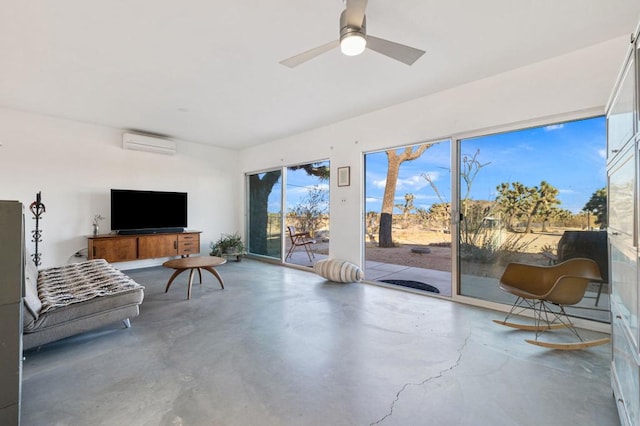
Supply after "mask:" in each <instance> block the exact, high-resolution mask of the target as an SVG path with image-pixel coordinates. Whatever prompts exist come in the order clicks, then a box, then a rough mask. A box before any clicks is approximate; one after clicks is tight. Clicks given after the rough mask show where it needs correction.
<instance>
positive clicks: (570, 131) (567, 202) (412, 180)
mask: <svg viewBox="0 0 640 426" xmlns="http://www.w3.org/2000/svg"><path fill="white" fill-rule="evenodd" d="M450 150H451V147H450V142H449V141H448V140H446V141H442V142H437V143H434V144H432V145H431V147H430V148H429V149H427V150H426V151H425V152H424V154H423V155H422V156H421V157H420V158H418V159H416V160H413V161H409V162H405V163H403V164H402V165H401V166H400V173H399V179H398V185H397V187H396V202H395V203H396V204H402V203H404V195H405V194H406V193H412V194H413V195H414V196H415V200H414V205H415V206H416V207H421V208H424V209H428V208H429V207H430V206H431V204H433V203H438V202H440V200H439V197H438V195H437V194H436V192H435V191H434V189H433V188H432V186H431V185H430V184H429V182H428V181H427V179H425V178H424V176H425V175H427V176H429V177H430V178H431V180H432V181H433V182H434V184H435V185H436V187H437V189H438V191H439V192H440V195H441V197H442V198H443V199H444V200H445V201H451V178H450V168H451V161H450ZM477 150H480V154H479V155H478V157H477V158H478V160H479V161H480V162H481V163H482V164H484V163H489V164H488V165H486V166H485V167H483V168H482V169H481V170H480V172H479V173H478V175H477V177H476V179H475V180H474V182H473V187H472V191H471V198H472V199H476V200H492V199H494V198H495V197H496V186H497V185H498V184H500V183H502V182H516V181H518V182H521V183H523V184H524V185H527V186H535V185H539V184H540V181H542V180H546V181H547V182H549V183H550V184H551V185H553V186H554V187H556V188H558V189H559V191H560V192H559V195H558V198H559V199H560V201H561V204H560V205H559V206H558V207H559V208H562V209H567V210H570V211H571V212H573V213H578V212H580V211H581V210H582V207H583V206H584V205H585V203H586V202H587V201H588V200H589V198H590V197H591V194H593V193H594V192H595V191H596V190H597V189H599V188H603V187H604V186H605V185H606V168H605V167H606V161H605V156H606V123H605V119H604V117H597V118H592V119H587V120H579V121H573V122H569V123H562V124H555V125H549V126H544V127H536V128H531V129H524V130H519V131H516V132H509V133H500V134H495V135H488V136H482V137H478V138H473V139H466V140H463V141H462V144H461V151H462V153H463V154H467V155H473V154H474V153H475V152H476V151H477ZM386 170H387V156H386V154H385V152H384V151H382V152H376V153H370V154H367V155H366V157H365V173H366V177H365V180H366V211H375V212H379V211H380V207H381V204H382V196H383V193H384V187H385V180H386ZM315 184H319V185H320V186H322V187H325V188H328V183H327V182H323V183H319V182H318V180H317V178H314V177H310V176H308V175H307V174H306V172H305V171H304V170H296V171H291V170H288V171H287V208H291V207H292V206H294V205H295V204H297V203H299V202H300V200H302V199H303V198H304V196H305V195H306V194H307V188H308V187H309V186H313V185H315ZM463 189H464V187H463ZM279 197H280V186H279V185H277V186H276V187H275V188H274V191H273V192H272V194H271V200H270V203H269V204H270V205H269V211H279ZM396 213H397V211H396Z"/></svg>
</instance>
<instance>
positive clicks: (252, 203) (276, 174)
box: [247, 169, 282, 259]
mask: <svg viewBox="0 0 640 426" xmlns="http://www.w3.org/2000/svg"><path fill="white" fill-rule="evenodd" d="M247 189H248V191H247V192H248V195H249V200H248V203H247V204H248V211H249V217H248V224H247V236H248V238H247V240H248V243H249V244H248V251H249V253H251V254H256V255H261V256H267V257H273V258H276V259H280V258H281V256H282V171H281V170H280V169H278V170H270V171H266V172H262V173H256V174H251V175H248V176H247Z"/></svg>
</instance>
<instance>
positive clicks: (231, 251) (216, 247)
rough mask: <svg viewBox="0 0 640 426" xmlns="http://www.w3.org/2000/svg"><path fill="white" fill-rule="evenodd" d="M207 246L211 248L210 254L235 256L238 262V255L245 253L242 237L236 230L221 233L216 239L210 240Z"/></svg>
mask: <svg viewBox="0 0 640 426" xmlns="http://www.w3.org/2000/svg"><path fill="white" fill-rule="evenodd" d="M209 247H210V248H211V253H210V254H211V256H219V257H226V256H236V261H237V262H240V256H242V255H243V254H244V253H245V248H244V244H243V243H242V238H241V237H240V235H239V234H238V233H237V232H236V233H234V234H222V235H221V236H220V238H219V239H218V241H216V242H215V243H214V242H212V243H211V244H210V245H209Z"/></svg>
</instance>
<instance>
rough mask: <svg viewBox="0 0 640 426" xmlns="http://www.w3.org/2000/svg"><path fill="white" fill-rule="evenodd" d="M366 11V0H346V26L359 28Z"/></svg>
mask: <svg viewBox="0 0 640 426" xmlns="http://www.w3.org/2000/svg"><path fill="white" fill-rule="evenodd" d="M366 9H367V0H347V10H346V18H347V25H349V26H350V27H356V28H360V27H361V26H362V21H363V20H364V12H365V10H366Z"/></svg>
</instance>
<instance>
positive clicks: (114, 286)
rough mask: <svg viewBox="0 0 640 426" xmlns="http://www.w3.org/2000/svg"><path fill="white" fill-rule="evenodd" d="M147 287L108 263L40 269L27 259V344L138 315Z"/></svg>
mask: <svg viewBox="0 0 640 426" xmlns="http://www.w3.org/2000/svg"><path fill="white" fill-rule="evenodd" d="M143 298H144V287H142V286H141V285H139V284H138V283H136V282H135V281H133V280H132V279H131V278H129V277H127V276H126V275H125V274H123V273H122V272H120V271H119V270H117V269H116V268H114V267H113V266H112V265H110V264H109V263H107V262H106V261H105V260H104V259H96V260H89V261H86V262H80V263H73V264H69V265H64V266H60V267H54V268H46V269H42V270H40V271H38V269H37V268H36V266H35V264H34V263H33V261H31V259H30V258H29V257H28V256H26V261H25V295H24V309H23V312H24V314H23V323H24V324H23V348H24V349H29V348H33V347H36V346H40V345H43V344H45V343H49V342H53V341H54V340H58V339H62V338H64V337H68V336H72V335H74V334H78V333H82V332H85V331H88V330H92V329H94V328H98V327H101V326H103V325H106V324H109V323H113V322H117V321H123V322H124V324H125V326H126V327H130V323H129V318H133V317H136V316H138V313H139V305H140V304H141V303H142V300H143Z"/></svg>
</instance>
